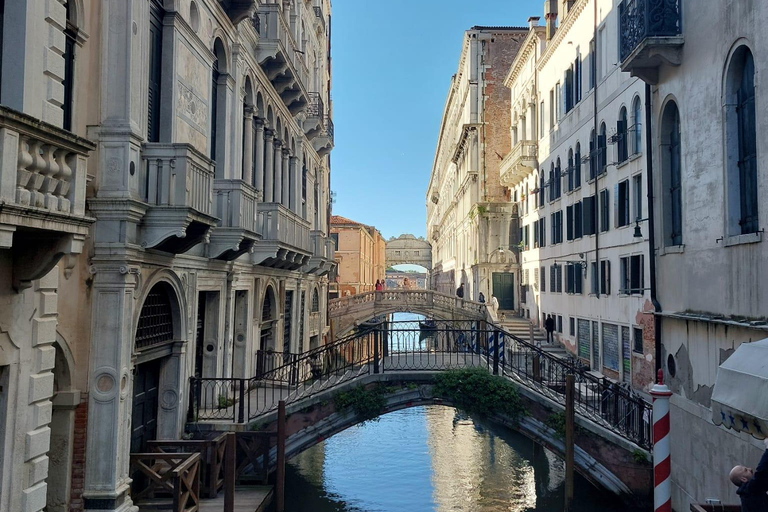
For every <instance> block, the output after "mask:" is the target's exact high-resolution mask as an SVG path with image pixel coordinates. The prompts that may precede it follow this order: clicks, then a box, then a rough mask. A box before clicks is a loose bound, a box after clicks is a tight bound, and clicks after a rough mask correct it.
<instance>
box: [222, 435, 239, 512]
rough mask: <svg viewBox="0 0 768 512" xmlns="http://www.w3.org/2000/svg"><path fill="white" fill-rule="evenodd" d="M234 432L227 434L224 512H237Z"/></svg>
mask: <svg viewBox="0 0 768 512" xmlns="http://www.w3.org/2000/svg"><path fill="white" fill-rule="evenodd" d="M235 436H237V434H235V433H234V432H229V433H227V440H226V443H227V445H226V450H227V451H226V454H225V455H224V512H235V479H236V478H237V475H236V473H235V466H236V465H237V461H236V459H237V454H236V453H235V450H237V440H236V439H235Z"/></svg>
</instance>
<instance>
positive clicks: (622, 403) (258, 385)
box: [189, 292, 652, 448]
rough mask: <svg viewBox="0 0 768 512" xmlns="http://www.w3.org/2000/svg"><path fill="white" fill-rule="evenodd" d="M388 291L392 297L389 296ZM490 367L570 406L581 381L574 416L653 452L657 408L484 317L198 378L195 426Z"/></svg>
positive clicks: (400, 329)
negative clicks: (389, 378) (366, 382)
mask: <svg viewBox="0 0 768 512" xmlns="http://www.w3.org/2000/svg"><path fill="white" fill-rule="evenodd" d="M385 293H386V292H385ZM468 367H484V368H487V369H488V370H489V371H491V372H493V373H494V374H500V375H505V376H507V377H509V378H510V379H512V380H514V381H516V382H518V383H519V384H520V385H522V386H524V387H526V388H528V389H532V390H535V391H536V392H538V393H539V394H541V395H544V396H545V397H547V398H549V399H551V400H553V401H555V402H558V403H560V404H563V405H564V404H565V377H566V375H568V374H573V375H574V377H575V382H576V394H575V407H576V412H577V414H579V415H580V416H582V417H585V418H586V419H589V420H590V421H593V422H595V423H598V424H600V425H602V426H603V427H605V428H608V429H610V430H612V431H613V432H615V433H617V434H619V435H621V436H622V437H624V438H626V439H629V440H631V441H633V442H635V443H636V444H638V445H640V446H643V447H646V448H649V447H650V446H651V443H652V439H651V418H652V415H651V405H650V404H649V403H648V402H646V401H645V400H644V399H643V398H642V397H640V396H639V395H637V394H635V393H634V392H632V391H631V390H628V389H625V388H623V387H621V386H619V385H618V384H616V383H613V382H611V381H608V380H606V379H601V378H598V377H596V376H595V375H593V374H591V373H589V371H588V368H585V367H584V366H583V365H582V364H581V363H580V362H579V361H578V359H576V358H561V357H558V356H555V355H552V354H550V353H548V352H547V351H545V350H543V349H542V348H541V347H538V346H536V345H534V344H531V343H529V342H527V341H525V340H523V339H521V338H518V337H516V336H514V335H512V334H510V333H509V332H506V331H504V330H503V329H501V328H499V327H497V326H494V325H492V324H489V323H486V322H485V321H482V320H479V321H478V320H460V321H439V320H438V321H433V322H431V323H426V322H425V323H421V324H420V323H418V322H416V321H406V322H386V321H382V322H381V323H379V324H377V325H368V326H363V327H359V328H358V329H357V331H356V332H354V333H353V334H351V335H349V336H347V337H345V338H342V339H339V340H337V341H336V342H334V343H331V344H328V345H324V346H322V347H317V348H315V349H312V350H310V351H308V352H304V353H301V354H290V355H288V356H287V357H285V358H284V359H283V360H282V364H280V365H277V366H274V367H271V368H268V369H267V368H266V367H265V368H264V371H263V372H261V373H259V374H257V375H256V376H254V377H253V378H251V379H197V378H194V377H193V378H192V381H191V389H192V393H190V395H191V400H190V407H189V419H190V421H204V420H218V421H232V422H238V423H245V422H246V421H249V420H253V419H255V418H257V417H259V416H261V415H263V414H265V413H267V412H270V411H272V410H274V409H276V408H277V404H278V402H279V401H280V400H284V401H285V402H286V403H292V402H295V401H298V400H301V399H304V398H308V397H310V396H312V395H315V394H317V393H320V392H322V391H325V390H328V389H332V388H334V387H336V386H338V385H339V384H341V383H344V382H347V381H350V380H353V379H355V378H357V377H359V376H361V375H368V374H372V373H386V372H404V371H422V372H423V371H442V370H449V369H455V368H468Z"/></svg>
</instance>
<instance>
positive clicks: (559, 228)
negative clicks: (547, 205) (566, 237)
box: [552, 210, 563, 244]
mask: <svg viewBox="0 0 768 512" xmlns="http://www.w3.org/2000/svg"><path fill="white" fill-rule="evenodd" d="M552 243H553V244H561V243H563V211H562V210H560V211H559V212H555V213H553V214H552Z"/></svg>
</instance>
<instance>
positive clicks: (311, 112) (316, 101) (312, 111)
mask: <svg viewBox="0 0 768 512" xmlns="http://www.w3.org/2000/svg"><path fill="white" fill-rule="evenodd" d="M307 96H308V97H309V106H307V117H317V118H319V119H322V118H323V117H324V116H325V105H324V104H323V98H322V96H320V93H319V92H310V93H307Z"/></svg>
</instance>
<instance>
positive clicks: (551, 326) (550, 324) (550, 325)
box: [544, 315, 555, 343]
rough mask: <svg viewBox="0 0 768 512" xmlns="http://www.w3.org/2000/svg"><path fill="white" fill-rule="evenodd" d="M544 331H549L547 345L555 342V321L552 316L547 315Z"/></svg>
mask: <svg viewBox="0 0 768 512" xmlns="http://www.w3.org/2000/svg"><path fill="white" fill-rule="evenodd" d="M544 329H546V330H547V343H554V342H555V335H554V332H555V319H554V318H552V315H547V319H546V320H544Z"/></svg>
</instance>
